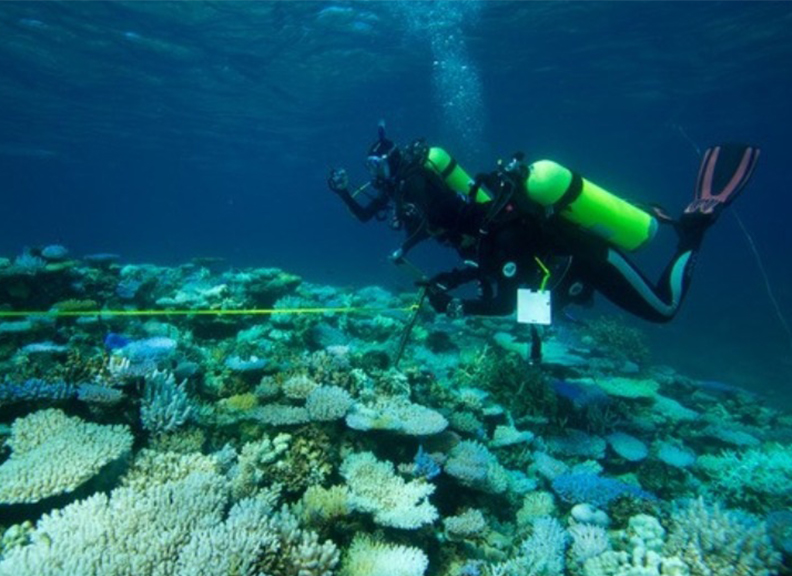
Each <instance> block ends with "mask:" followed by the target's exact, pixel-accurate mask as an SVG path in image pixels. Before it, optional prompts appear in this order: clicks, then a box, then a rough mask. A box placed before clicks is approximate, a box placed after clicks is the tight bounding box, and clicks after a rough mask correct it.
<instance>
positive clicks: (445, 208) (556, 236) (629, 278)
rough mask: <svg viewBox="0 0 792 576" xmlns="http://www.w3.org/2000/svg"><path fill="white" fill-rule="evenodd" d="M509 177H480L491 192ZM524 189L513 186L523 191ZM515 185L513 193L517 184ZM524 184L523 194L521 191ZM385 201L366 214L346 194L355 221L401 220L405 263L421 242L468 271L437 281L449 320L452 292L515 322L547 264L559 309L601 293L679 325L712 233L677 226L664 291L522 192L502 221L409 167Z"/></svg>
mask: <svg viewBox="0 0 792 576" xmlns="http://www.w3.org/2000/svg"><path fill="white" fill-rule="evenodd" d="M504 178H507V179H508V175H504V174H503V173H493V174H489V175H484V176H481V177H480V180H481V181H482V183H483V184H485V185H487V187H488V188H489V189H490V190H494V189H496V188H497V187H498V185H499V182H502V181H503V180H504ZM522 181H523V180H522V179H515V180H514V182H522ZM514 182H512V184H514ZM519 185H520V184H517V186H519ZM375 189H377V195H376V196H375V197H374V198H373V199H372V200H371V201H370V202H369V204H368V205H366V206H362V205H360V204H358V203H357V202H356V201H355V199H354V198H352V196H351V195H350V194H349V192H348V191H346V190H341V191H337V193H338V194H339V196H340V197H341V198H342V200H343V201H344V203H345V204H346V205H347V206H348V207H349V209H350V210H351V211H352V213H353V214H354V215H355V216H356V217H357V218H358V219H359V220H361V221H363V222H366V221H368V220H370V219H371V218H372V217H374V216H377V217H378V219H380V220H384V219H385V218H386V217H387V211H388V210H389V209H392V210H393V217H392V224H393V223H395V226H394V227H398V228H403V229H404V230H405V231H406V233H407V239H406V241H405V242H404V243H403V245H402V248H401V251H402V255H405V254H406V253H407V252H408V251H409V250H410V249H411V248H412V247H414V246H415V245H416V244H417V243H418V242H420V241H422V240H425V239H427V238H434V239H436V240H438V241H440V242H441V243H444V244H448V245H451V246H453V247H454V248H455V249H456V250H457V252H458V253H459V254H460V256H462V258H463V259H465V260H466V261H467V262H468V263H469V265H466V266H464V267H462V268H457V269H454V270H452V271H450V272H444V273H441V274H438V275H437V276H435V277H433V278H432V280H431V283H432V284H433V285H434V287H435V290H434V291H431V290H430V301H431V302H432V305H433V306H434V307H435V308H436V309H438V311H444V309H445V306H446V304H448V302H449V301H450V300H451V297H450V296H449V295H448V294H447V292H449V291H451V290H453V289H454V288H456V287H458V286H461V285H463V284H467V283H471V282H476V283H478V284H479V288H480V297H479V298H476V299H467V300H463V301H462V309H463V312H464V313H465V314H472V315H491V316H497V315H507V314H511V313H512V312H514V310H515V308H516V301H517V289H518V288H519V287H531V288H534V289H535V288H537V287H539V283H540V281H541V278H542V270H541V268H540V265H539V264H538V263H537V261H536V258H539V259H540V260H541V261H542V262H543V263H544V264H546V265H548V266H549V267H550V268H551V270H552V271H553V274H552V276H551V279H550V284H549V286H548V288H550V289H552V290H553V295H554V307H555V308H556V309H559V308H563V306H565V305H566V304H569V303H571V302H574V303H583V302H586V301H590V299H591V296H592V293H593V291H594V290H596V291H598V292H601V293H602V294H603V295H604V296H605V297H606V298H608V299H609V300H610V301H611V302H613V303H614V304H616V305H617V306H619V307H621V308H623V309H624V310H626V311H628V312H630V313H632V314H635V315H636V316H639V317H641V318H644V319H646V320H649V321H652V322H666V321H668V320H671V319H672V318H673V316H674V315H675V314H676V312H677V310H678V309H679V305H680V303H681V301H682V299H683V297H684V295H685V293H686V292H687V289H688V286H689V280H690V276H691V272H692V268H693V265H694V263H695V255H696V251H697V250H698V248H699V246H700V244H701V239H702V238H703V231H704V227H703V226H700V225H697V224H696V223H695V222H681V223H677V230H678V232H680V242H679V245H678V247H677V250H676V253H675V254H674V256H673V257H672V259H671V261H670V262H669V264H668V266H667V267H666V270H665V272H664V273H663V274H662V276H661V279H660V281H659V282H658V284H657V285H654V284H653V283H651V282H650V281H649V280H648V279H647V278H646V277H645V276H644V275H643V273H642V272H641V271H640V270H639V269H638V268H637V267H636V266H635V265H634V264H633V263H632V262H630V261H629V259H628V258H627V257H626V256H625V255H624V253H622V252H621V251H620V250H618V249H617V248H614V247H613V246H612V245H610V244H608V243H607V242H606V241H605V240H602V239H600V238H598V237H596V236H594V235H592V234H590V233H587V232H586V231H584V230H581V229H579V228H577V227H575V226H574V225H572V224H570V223H569V222H566V221H565V220H563V219H562V218H560V217H559V216H557V215H556V216H552V217H550V218H548V217H546V216H545V215H544V214H543V213H542V212H541V211H540V210H539V208H538V207H537V206H532V205H530V201H528V200H526V198H527V195H526V194H525V192H524V190H520V189H515V193H514V194H512V195H511V196H510V199H509V201H507V202H503V203H502V204H503V205H502V207H500V208H499V209H497V210H496V212H497V213H495V214H493V209H492V204H494V203H497V202H498V200H499V199H498V197H497V196H496V198H495V199H494V200H493V203H492V204H490V203H487V204H476V203H474V202H471V201H470V197H473V196H475V194H470V195H469V197H468V198H464V197H462V196H461V195H459V194H457V193H455V192H454V191H453V190H450V189H449V188H448V187H447V186H446V185H445V183H444V182H443V181H442V179H441V178H440V177H439V176H437V175H436V174H435V173H433V172H430V171H429V170H426V169H424V168H423V167H422V166H420V165H419V164H414V165H412V166H404V167H402V170H400V171H397V173H396V176H395V177H393V178H391V179H389V180H388V181H385V182H377V183H375Z"/></svg>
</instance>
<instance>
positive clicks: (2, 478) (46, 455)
mask: <svg viewBox="0 0 792 576" xmlns="http://www.w3.org/2000/svg"><path fill="white" fill-rule="evenodd" d="M6 444H7V445H8V446H9V448H11V451H12V453H11V456H10V457H9V458H8V460H6V461H5V462H4V463H3V464H2V465H1V466H0V503H4V504H16V503H31V502H38V501H39V500H42V499H44V498H47V497H50V496H55V495H57V494H63V493H66V492H71V491H73V490H74V489H75V488H77V487H78V486H80V485H81V484H82V483H84V482H85V481H87V480H89V479H90V478H92V477H93V476H95V475H96V474H97V473H98V472H99V471H100V470H101V469H102V468H103V467H104V466H105V465H106V464H109V463H110V462H112V461H114V460H116V459H118V458H120V457H122V456H123V455H125V454H126V453H128V452H129V451H130V449H131V448H132V434H131V432H130V431H129V428H127V427H126V426H102V425H99V424H93V423H90V422H84V421H83V420H81V419H79V418H70V417H69V416H66V414H64V413H63V412H62V411H61V410H57V409H49V410H41V411H39V412H35V413H33V414H30V415H28V416H25V417H24V418H18V419H17V420H15V421H14V423H13V425H12V426H11V438H9V439H8V441H7V442H6Z"/></svg>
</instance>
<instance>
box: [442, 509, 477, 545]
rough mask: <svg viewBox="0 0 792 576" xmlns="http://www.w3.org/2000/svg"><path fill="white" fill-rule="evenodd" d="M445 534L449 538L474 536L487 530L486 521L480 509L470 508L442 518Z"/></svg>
mask: <svg viewBox="0 0 792 576" xmlns="http://www.w3.org/2000/svg"><path fill="white" fill-rule="evenodd" d="M443 526H444V527H445V531H446V534H448V536H449V538H451V539H463V538H476V537H478V536H481V535H483V534H484V532H486V530H487V521H486V520H485V519H484V515H483V514H482V513H481V510H476V509H475V508H471V509H469V510H465V511H464V512H462V513H461V514H457V515H456V516H447V517H446V518H443Z"/></svg>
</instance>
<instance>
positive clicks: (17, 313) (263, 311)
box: [0, 303, 418, 318]
mask: <svg viewBox="0 0 792 576" xmlns="http://www.w3.org/2000/svg"><path fill="white" fill-rule="evenodd" d="M417 308H418V304H417V303H416V304H410V305H409V306H404V307H401V308H376V307H375V308H367V307H341V308H282V309H276V308H251V309H244V310H207V309H198V310H13V311H2V310H0V318H19V317H23V316H65V317H81V316H193V315H195V316H252V315H259V316H264V315H270V314H326V313H329V312H336V313H339V314H351V313H355V312H357V313H372V312H387V311H391V312H411V311H413V310H415V309H417Z"/></svg>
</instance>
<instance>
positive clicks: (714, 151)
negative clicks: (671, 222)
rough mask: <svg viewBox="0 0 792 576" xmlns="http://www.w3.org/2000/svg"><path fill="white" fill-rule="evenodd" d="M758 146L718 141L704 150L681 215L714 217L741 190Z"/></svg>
mask: <svg viewBox="0 0 792 576" xmlns="http://www.w3.org/2000/svg"><path fill="white" fill-rule="evenodd" d="M758 159H759V148H757V147H755V146H747V145H745V144H722V145H720V146H714V147H712V148H708V149H707V151H706V152H705V153H704V158H703V159H702V160H701V166H700V167H699V174H698V179H697V180H696V193H695V198H694V199H693V202H691V203H690V204H689V205H688V207H687V208H685V214H699V215H704V216H713V217H715V216H717V215H718V214H719V212H720V211H721V210H722V209H723V208H724V207H726V206H728V205H729V204H730V203H731V202H732V201H734V199H735V198H737V196H739V194H740V192H742V190H743V188H745V185H746V184H748V180H750V179H751V175H752V174H753V171H754V168H755V167H756V161H757V160H758Z"/></svg>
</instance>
